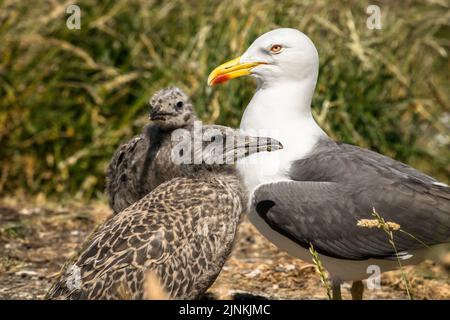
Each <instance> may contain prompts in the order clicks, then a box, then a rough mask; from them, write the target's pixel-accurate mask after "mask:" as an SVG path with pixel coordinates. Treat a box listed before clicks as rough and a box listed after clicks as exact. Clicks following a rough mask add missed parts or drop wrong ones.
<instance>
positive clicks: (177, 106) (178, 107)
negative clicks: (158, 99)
mask: <svg viewBox="0 0 450 320" xmlns="http://www.w3.org/2000/svg"><path fill="white" fill-rule="evenodd" d="M183 105H184V103H183V101H178V102H177V103H176V104H175V106H176V108H177V109H181V108H183Z"/></svg>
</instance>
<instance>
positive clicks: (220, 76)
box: [208, 57, 264, 86]
mask: <svg viewBox="0 0 450 320" xmlns="http://www.w3.org/2000/svg"><path fill="white" fill-rule="evenodd" d="M240 59H241V57H237V58H235V59H233V60H231V61H228V62H225V63H224V64H221V65H220V66H218V67H217V68H215V69H214V70H213V71H212V72H211V73H210V74H209V76H208V85H210V86H213V85H215V84H219V83H223V82H225V81H228V80H230V79H234V78H238V77H242V76H247V75H249V74H250V70H252V68H254V67H256V66H258V65H260V64H264V62H249V63H240V62H239V60H240Z"/></svg>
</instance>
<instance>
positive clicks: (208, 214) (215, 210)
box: [47, 173, 246, 299]
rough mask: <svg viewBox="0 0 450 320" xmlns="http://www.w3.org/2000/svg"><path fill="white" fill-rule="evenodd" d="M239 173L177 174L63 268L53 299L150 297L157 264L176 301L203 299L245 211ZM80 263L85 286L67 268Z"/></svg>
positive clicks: (104, 226)
mask: <svg viewBox="0 0 450 320" xmlns="http://www.w3.org/2000/svg"><path fill="white" fill-rule="evenodd" d="M240 185H241V184H240V182H239V181H238V179H237V178H236V176H235V175H234V174H228V173H224V174H217V175H214V176H211V175H199V176H198V177H196V178H194V177H190V178H175V179H172V180H170V181H168V182H166V183H163V184H162V185H160V186H159V187H157V188H156V189H155V190H154V191H153V192H151V193H150V194H148V195H146V196H145V197H144V198H142V199H141V200H139V201H138V202H136V203H134V204H133V205H131V206H130V207H128V208H127V209H125V210H124V211H123V212H121V213H120V214H118V215H115V216H113V217H112V218H110V219H108V220H107V221H106V222H105V223H104V224H102V225H100V226H99V227H98V228H97V229H96V231H94V233H93V234H92V235H91V237H90V239H89V240H87V242H86V243H85V244H84V246H83V249H82V250H81V253H80V254H79V255H78V256H77V257H75V258H74V259H72V260H71V261H70V262H69V263H67V264H66V265H65V267H64V268H63V270H62V272H61V274H60V276H59V278H58V280H57V281H56V283H55V284H54V285H53V287H52V288H51V289H50V291H49V293H48V294H47V298H49V299H123V298H124V297H123V296H122V292H123V289H124V288H125V291H126V292H127V295H129V296H128V297H127V298H131V299H142V298H143V291H144V290H143V285H144V274H145V273H146V271H148V270H154V271H155V272H156V275H157V276H158V277H159V278H160V279H161V283H162V286H163V288H164V289H165V290H166V291H167V292H168V294H169V295H170V297H172V298H175V299H195V298H199V297H200V296H201V294H202V293H204V292H205V291H206V289H207V288H208V287H209V286H210V285H211V284H212V283H213V282H214V280H215V279H216V277H217V276H218V274H219V272H220V270H221V268H222V266H223V264H224V263H225V261H226V259H227V257H228V255H229V253H230V251H231V248H232V244H233V241H234V238H235V234H236V228H237V225H238V223H239V217H240V215H241V213H242V212H243V207H242V204H243V203H246V202H245V199H242V198H241V195H243V194H244V192H243V190H242V189H241V187H240ZM73 265H75V266H77V267H79V268H80V275H81V284H82V285H81V288H80V289H72V290H70V289H69V288H68V286H67V281H70V279H69V277H70V274H68V273H67V271H68V270H69V269H70V268H71V267H72V266H73Z"/></svg>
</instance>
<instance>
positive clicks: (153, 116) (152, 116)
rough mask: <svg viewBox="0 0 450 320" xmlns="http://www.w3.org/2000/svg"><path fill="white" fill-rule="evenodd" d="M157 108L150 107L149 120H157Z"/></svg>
mask: <svg viewBox="0 0 450 320" xmlns="http://www.w3.org/2000/svg"><path fill="white" fill-rule="evenodd" d="M159 109H160V108H158V107H152V110H151V111H150V120H158V118H159Z"/></svg>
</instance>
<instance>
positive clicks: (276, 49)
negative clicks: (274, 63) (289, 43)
mask: <svg viewBox="0 0 450 320" xmlns="http://www.w3.org/2000/svg"><path fill="white" fill-rule="evenodd" d="M269 50H270V52H272V53H280V52H281V50H283V46H282V45H281V44H274V45H272V46H271V47H270V49H269Z"/></svg>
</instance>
